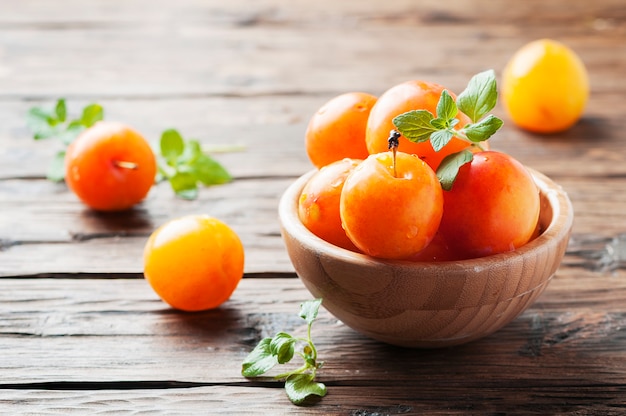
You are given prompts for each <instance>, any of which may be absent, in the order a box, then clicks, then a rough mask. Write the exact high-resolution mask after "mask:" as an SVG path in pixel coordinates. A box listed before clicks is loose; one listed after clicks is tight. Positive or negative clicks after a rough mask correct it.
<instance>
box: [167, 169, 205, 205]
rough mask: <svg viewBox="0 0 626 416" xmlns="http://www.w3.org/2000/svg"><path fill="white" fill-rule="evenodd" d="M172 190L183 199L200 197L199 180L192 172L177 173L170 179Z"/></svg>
mask: <svg viewBox="0 0 626 416" xmlns="http://www.w3.org/2000/svg"><path fill="white" fill-rule="evenodd" d="M168 180H169V182H170V185H171V187H172V190H173V191H174V193H175V194H176V195H178V196H179V197H181V198H183V199H195V198H197V197H198V180H197V179H196V177H195V175H194V174H193V173H191V172H181V171H177V172H176V173H175V174H174V175H173V176H171V177H170V178H168Z"/></svg>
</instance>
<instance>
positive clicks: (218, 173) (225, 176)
mask: <svg viewBox="0 0 626 416" xmlns="http://www.w3.org/2000/svg"><path fill="white" fill-rule="evenodd" d="M191 169H192V172H193V173H194V175H196V178H198V180H199V181H200V182H202V184H203V185H205V186H210V185H221V184H224V183H227V182H230V181H231V180H232V176H230V173H228V171H227V170H226V168H224V167H223V166H222V165H221V164H220V163H218V162H217V161H216V160H215V159H213V158H212V157H210V156H209V155H206V154H201V155H200V156H198V157H197V158H196V160H194V162H193V164H192V165H191Z"/></svg>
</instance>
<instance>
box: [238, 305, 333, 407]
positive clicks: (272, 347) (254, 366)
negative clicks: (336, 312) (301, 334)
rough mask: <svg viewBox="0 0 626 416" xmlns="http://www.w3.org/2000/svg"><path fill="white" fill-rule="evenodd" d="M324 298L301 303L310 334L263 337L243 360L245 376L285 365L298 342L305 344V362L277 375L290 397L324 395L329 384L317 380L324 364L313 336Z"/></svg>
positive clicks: (295, 400) (297, 400)
mask: <svg viewBox="0 0 626 416" xmlns="http://www.w3.org/2000/svg"><path fill="white" fill-rule="evenodd" d="M321 304H322V299H313V300H309V301H305V302H302V303H301V304H300V317H301V318H302V319H304V320H306V321H307V337H306V338H296V337H294V336H292V335H290V334H288V333H286V332H279V333H277V334H276V335H275V336H274V338H263V339H262V340H261V342H259V344H258V345H257V346H256V347H255V348H254V349H253V350H252V351H251V352H250V354H248V356H247V357H246V358H245V360H244V361H243V363H242V367H241V374H242V375H243V376H245V377H256V376H259V375H261V374H264V373H265V372H267V371H269V370H270V369H272V368H273V367H274V366H275V365H276V364H285V363H287V362H289V361H291V359H292V358H293V357H294V355H295V352H296V344H297V343H304V344H305V345H304V346H303V347H302V351H298V354H297V355H298V356H299V357H301V358H302V359H303V360H304V364H303V365H302V366H301V367H299V368H297V369H295V370H292V371H288V372H286V373H282V374H279V375H277V376H275V377H274V378H276V379H285V390H286V392H287V396H288V397H289V400H291V401H292V402H293V403H294V404H301V403H302V402H304V400H305V399H306V398H307V397H309V396H311V395H317V396H324V395H325V394H326V386H324V384H322V383H317V382H315V374H316V372H317V370H318V369H320V368H321V367H322V365H323V362H321V361H319V362H318V361H317V349H316V348H315V345H314V344H313V340H312V339H311V325H312V324H313V321H314V320H315V319H316V318H317V313H318V311H319V307H320V305H321Z"/></svg>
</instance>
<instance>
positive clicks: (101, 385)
mask: <svg viewBox="0 0 626 416" xmlns="http://www.w3.org/2000/svg"><path fill="white" fill-rule="evenodd" d="M213 386H219V387H229V386H232V387H264V388H283V383H281V382H280V381H273V380H261V381H259V380H254V381H250V380H244V381H236V382H190V381H172V380H153V381H149V380H148V381H146V380H140V381H50V382H34V383H0V390H154V389H188V388H195V387H213Z"/></svg>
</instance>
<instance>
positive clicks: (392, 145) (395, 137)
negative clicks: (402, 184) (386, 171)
mask: <svg viewBox="0 0 626 416" xmlns="http://www.w3.org/2000/svg"><path fill="white" fill-rule="evenodd" d="M400 136H401V134H400V132H398V131H397V130H391V131H390V132H389V138H388V139H387V143H389V146H388V149H389V150H391V151H392V152H393V176H394V177H395V178H397V177H398V173H397V171H396V153H397V151H398V146H400Z"/></svg>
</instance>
